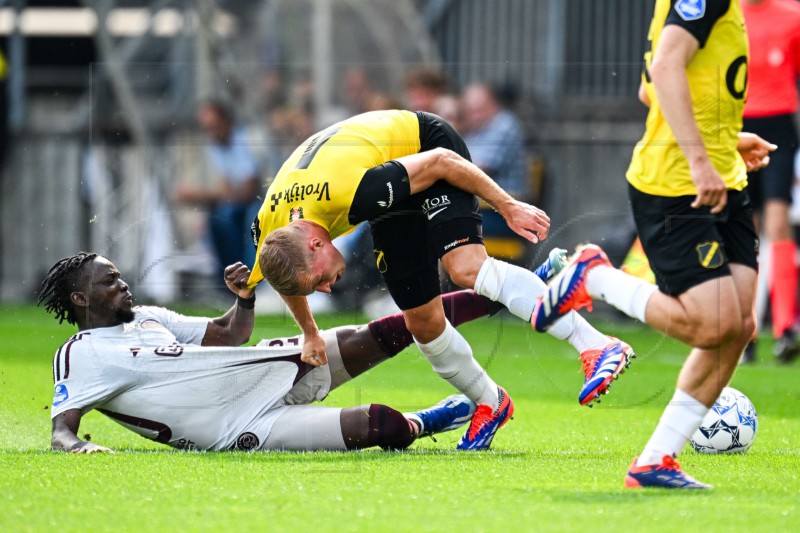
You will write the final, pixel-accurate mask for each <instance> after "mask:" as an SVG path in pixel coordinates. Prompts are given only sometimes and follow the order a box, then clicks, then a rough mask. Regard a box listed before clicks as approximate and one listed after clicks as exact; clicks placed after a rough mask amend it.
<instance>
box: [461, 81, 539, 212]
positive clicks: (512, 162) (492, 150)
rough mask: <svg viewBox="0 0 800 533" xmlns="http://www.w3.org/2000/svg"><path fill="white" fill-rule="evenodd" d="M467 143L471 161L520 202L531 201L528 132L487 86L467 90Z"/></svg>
mask: <svg viewBox="0 0 800 533" xmlns="http://www.w3.org/2000/svg"><path fill="white" fill-rule="evenodd" d="M462 102H463V108H464V128H465V131H464V141H465V142H466V143H467V147H468V148H469V153H470V155H471V156H472V162H473V163H475V164H476V165H477V166H478V167H480V169H481V170H483V171H484V172H486V173H487V174H489V176H491V177H492V179H494V180H495V181H496V182H497V184H498V185H500V187H502V188H503V189H504V190H506V191H508V193H509V194H510V195H511V196H513V197H514V198H516V199H517V200H522V201H527V200H529V199H530V198H529V196H530V191H529V190H528V183H527V179H526V175H527V174H526V161H527V154H526V153H525V133H524V130H523V128H522V123H521V122H520V120H519V119H518V118H517V117H516V116H515V115H514V113H512V112H511V111H510V110H509V109H508V108H507V107H506V106H505V105H504V104H503V103H502V102H501V99H500V98H499V97H498V94H497V92H495V90H494V89H492V88H491V87H489V85H487V84H485V83H473V84H472V85H469V86H468V87H467V88H466V89H464V93H463V95H462Z"/></svg>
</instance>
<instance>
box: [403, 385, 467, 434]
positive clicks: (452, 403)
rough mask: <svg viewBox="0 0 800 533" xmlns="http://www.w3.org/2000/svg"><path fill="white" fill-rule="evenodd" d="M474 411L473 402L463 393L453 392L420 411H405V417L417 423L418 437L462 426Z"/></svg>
mask: <svg viewBox="0 0 800 533" xmlns="http://www.w3.org/2000/svg"><path fill="white" fill-rule="evenodd" d="M474 413H475V402H473V401H472V400H470V399H469V398H467V397H466V396H464V395H463V394H454V395H452V396H448V397H447V398H445V399H444V400H441V401H440V402H438V403H437V404H436V405H434V406H432V407H429V408H427V409H424V410H422V411H416V412H414V413H406V415H405V417H406V418H408V419H409V420H413V421H414V422H416V423H417V426H418V427H419V435H418V436H419V437H428V436H432V435H434V434H436V433H442V432H443V431H450V430H453V429H456V428H459V427H461V426H463V425H464V424H466V423H467V422H468V421H469V420H470V419H472V415H473V414H474Z"/></svg>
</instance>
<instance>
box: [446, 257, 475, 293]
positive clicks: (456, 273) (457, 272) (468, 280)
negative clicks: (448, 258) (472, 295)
mask: <svg viewBox="0 0 800 533" xmlns="http://www.w3.org/2000/svg"><path fill="white" fill-rule="evenodd" d="M479 270H480V267H478V268H476V267H475V265H473V264H472V263H466V262H465V263H459V264H455V265H452V266H451V267H450V268H449V269H448V271H447V273H448V274H450V279H451V280H452V281H453V283H455V284H456V285H458V286H459V287H464V288H466V289H472V288H473V287H475V280H476V279H477V278H478V271H479Z"/></svg>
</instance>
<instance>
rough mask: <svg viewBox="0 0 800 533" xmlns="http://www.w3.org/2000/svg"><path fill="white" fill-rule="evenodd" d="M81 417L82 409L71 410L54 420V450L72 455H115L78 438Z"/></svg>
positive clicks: (52, 441)
mask: <svg viewBox="0 0 800 533" xmlns="http://www.w3.org/2000/svg"><path fill="white" fill-rule="evenodd" d="M81 416H82V415H81V410H80V409H70V410H68V411H64V412H63V413H61V414H59V415H56V417H55V418H53V433H52V438H51V447H52V449H53V450H54V451H64V452H70V453H100V452H110V453H114V450H111V449H110V448H106V447H104V446H100V445H98V444H94V443H93V442H87V441H85V440H81V439H79V438H78V435H77V433H78V428H79V427H80V425H81Z"/></svg>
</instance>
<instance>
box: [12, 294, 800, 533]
mask: <svg viewBox="0 0 800 533" xmlns="http://www.w3.org/2000/svg"><path fill="white" fill-rule="evenodd" d="M587 316H588V317H589V319H590V320H593V322H594V323H595V325H597V326H598V327H600V328H601V329H602V330H604V331H606V332H607V333H610V334H615V335H618V336H620V337H622V338H623V339H625V340H626V341H628V342H629V343H630V344H632V345H633V347H634V349H635V350H636V351H637V353H638V355H639V358H638V359H636V361H635V363H634V365H633V366H632V367H631V368H630V369H629V370H628V372H627V373H626V374H625V375H624V376H623V377H622V378H621V379H620V381H619V382H617V383H616V384H615V386H614V387H613V389H612V394H610V395H609V396H607V397H605V398H604V400H603V403H602V404H601V405H599V406H597V407H595V408H594V409H587V408H585V407H580V406H579V405H578V403H577V393H578V390H579V388H580V385H581V383H582V376H581V374H580V372H579V366H580V365H579V363H578V360H577V357H576V354H575V352H574V351H573V350H572V349H571V348H570V347H569V346H568V345H566V344H565V343H560V342H558V341H555V340H554V339H552V338H551V337H549V336H547V335H539V334H535V333H533V332H532V331H531V330H530V328H529V327H526V326H525V324H520V323H519V322H517V321H515V320H513V319H510V318H507V319H503V318H493V319H482V320H480V321H477V322H474V323H472V324H469V325H467V326H464V327H462V328H461V330H462V331H463V332H464V334H465V336H466V337H467V339H469V340H470V342H471V343H472V345H473V348H474V351H475V354H476V357H477V359H478V360H479V361H480V362H481V363H482V364H483V365H484V366H485V367H486V368H487V369H488V370H489V372H490V373H491V375H492V376H493V377H494V378H495V380H496V381H498V382H499V383H500V384H502V385H504V386H505V387H506V388H507V389H508V391H509V393H510V394H511V395H512V397H513V398H514V401H515V404H516V414H515V417H514V419H513V420H512V421H511V422H510V423H509V424H508V425H507V426H506V427H505V428H504V429H502V430H501V431H500V432H499V433H498V435H497V438H496V439H495V444H494V446H493V448H492V450H491V451H490V452H486V453H457V452H455V451H454V447H455V444H456V442H457V440H458V438H459V436H460V432H452V433H448V434H444V435H441V436H440V438H438V442H434V441H432V440H430V439H424V440H420V441H418V442H416V443H415V444H414V445H413V446H412V448H411V449H410V450H409V451H407V452H403V453H384V452H381V451H375V450H369V451H363V452H355V453H305V454H303V453H239V452H230V453H198V452H177V451H173V450H171V449H169V448H167V447H164V446H161V445H159V444H156V443H153V442H150V441H148V440H145V439H142V438H140V437H138V436H136V435H134V434H133V433H130V432H128V431H126V430H124V429H123V428H122V427H120V426H118V425H116V424H115V423H113V422H111V421H109V420H106V419H105V418H104V417H103V416H102V415H100V414H98V413H92V414H90V415H88V416H86V417H84V420H83V424H82V426H81V431H80V433H81V434H82V435H83V434H87V433H88V434H90V435H91V439H92V440H93V441H94V442H97V443H100V444H103V445H106V446H110V447H112V448H114V449H116V450H117V453H116V454H114V455H90V456H83V455H70V454H64V453H52V452H50V451H48V447H49V440H50V416H49V414H50V412H49V406H50V402H51V399H52V382H51V372H50V364H51V361H52V355H53V352H54V350H55V349H56V348H57V347H58V346H60V344H61V343H62V342H63V341H64V340H65V339H66V338H67V337H68V336H69V335H71V334H72V333H73V332H74V330H73V329H72V328H70V327H68V326H66V325H64V326H58V325H57V323H56V322H55V321H54V320H53V319H52V318H51V317H49V316H47V315H46V314H45V313H44V311H43V310H42V309H35V308H32V307H10V306H5V307H2V308H0V339H2V343H3V351H2V353H1V354H0V391H1V394H2V400H0V531H6V532H16V531H44V530H52V531H59V532H67V531H168V530H184V531H193V530H213V531H219V530H222V529H223V528H226V527H227V528H230V527H237V528H244V529H247V530H254V531H370V532H372V531H415V532H419V531H470V532H472V531H503V532H508V531H586V530H606V531H659V530H660V531H675V530H689V531H703V532H711V531H726V532H730V531H747V530H758V531H765V530H766V531H786V530H797V527H798V524H800V498H799V497H798V495H800V385H798V383H800V366H798V365H797V364H796V365H794V366H791V367H779V366H777V365H775V364H774V363H772V362H770V360H769V357H768V355H767V354H769V351H770V346H769V341H767V340H764V341H762V342H761V343H760V347H759V349H760V354H759V355H760V362H759V363H758V364H757V365H755V366H752V367H745V368H741V369H739V371H738V373H737V375H736V376H735V378H734V381H733V386H735V387H736V388H738V389H740V390H742V391H743V392H744V393H745V394H747V395H748V396H749V397H750V399H751V400H752V401H753V403H754V404H755V406H756V409H757V411H758V415H759V429H758V435H757V437H756V441H755V443H754V445H753V447H752V448H751V449H750V450H749V451H748V452H747V453H746V454H743V455H731V456H704V455H698V454H696V453H694V452H693V451H691V450H690V449H688V448H687V450H686V451H685V452H684V453H683V455H681V457H680V458H679V460H680V462H681V463H682V465H683V466H684V468H685V469H686V470H687V471H689V472H690V473H691V474H692V475H694V476H695V477H697V478H698V479H700V480H702V481H705V482H708V483H712V484H714V485H715V486H716V489H715V490H714V491H711V492H709V493H686V492H669V491H658V490H656V491H652V490H649V491H629V490H625V489H623V488H622V481H623V477H624V474H625V471H626V469H627V467H628V465H629V463H630V461H631V459H632V458H633V456H634V455H635V454H637V453H638V452H639V451H640V449H641V448H642V446H643V445H644V443H645V442H646V440H647V438H648V436H649V435H650V432H651V431H652V429H653V427H654V426H655V424H656V422H657V420H658V417H659V416H660V413H661V410H662V409H663V407H664V405H665V404H666V402H667V400H668V399H669V398H670V397H671V395H672V391H673V387H674V382H675V378H676V376H677V372H678V368H679V366H680V364H681V363H682V361H683V358H684V356H685V354H686V353H687V349H686V348H685V347H683V346H682V345H680V344H678V343H676V342H673V341H670V340H668V339H665V338H664V337H663V336H661V335H658V334H656V333H653V332H651V331H650V330H648V329H646V328H640V327H636V326H634V325H631V324H627V323H624V324H616V323H606V320H603V319H600V317H592V315H587ZM361 320H363V318H361V317H357V316H337V317H325V318H324V319H322V320H320V322H321V324H322V325H327V326H330V325H334V324H341V323H357V322H359V321H361ZM296 331H297V330H296V329H295V328H294V327H293V326H292V324H291V321H290V319H288V318H287V317H285V316H282V317H259V318H258V320H257V331H256V334H255V335H254V339H257V338H262V337H270V336H278V335H287V334H294V333H295V332H296ZM451 393H452V391H451V390H450V389H449V388H448V386H447V384H446V383H444V382H443V381H442V380H441V379H439V378H437V377H436V376H435V375H434V374H433V372H432V371H431V370H430V367H429V365H428V363H427V362H426V361H425V360H424V358H423V357H422V356H421V355H420V354H419V352H418V351H417V350H416V349H409V350H406V351H405V352H404V353H402V354H400V355H399V356H397V357H396V358H395V359H393V360H392V361H389V362H387V363H385V364H384V365H382V366H381V367H379V368H377V369H375V370H373V371H372V372H370V373H369V374H367V375H364V376H362V377H361V378H359V379H357V380H356V381H354V382H352V383H350V384H348V385H347V386H345V387H343V388H341V389H340V390H337V391H335V392H334V393H332V394H331V396H330V397H329V399H328V400H327V401H326V403H329V404H331V405H355V404H361V403H369V402H382V403H387V404H389V405H391V406H393V407H395V408H398V409H400V410H411V409H416V408H419V407H423V406H427V405H429V404H431V403H434V402H436V401H438V400H439V399H440V398H442V397H444V396H446V395H448V394H451Z"/></svg>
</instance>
